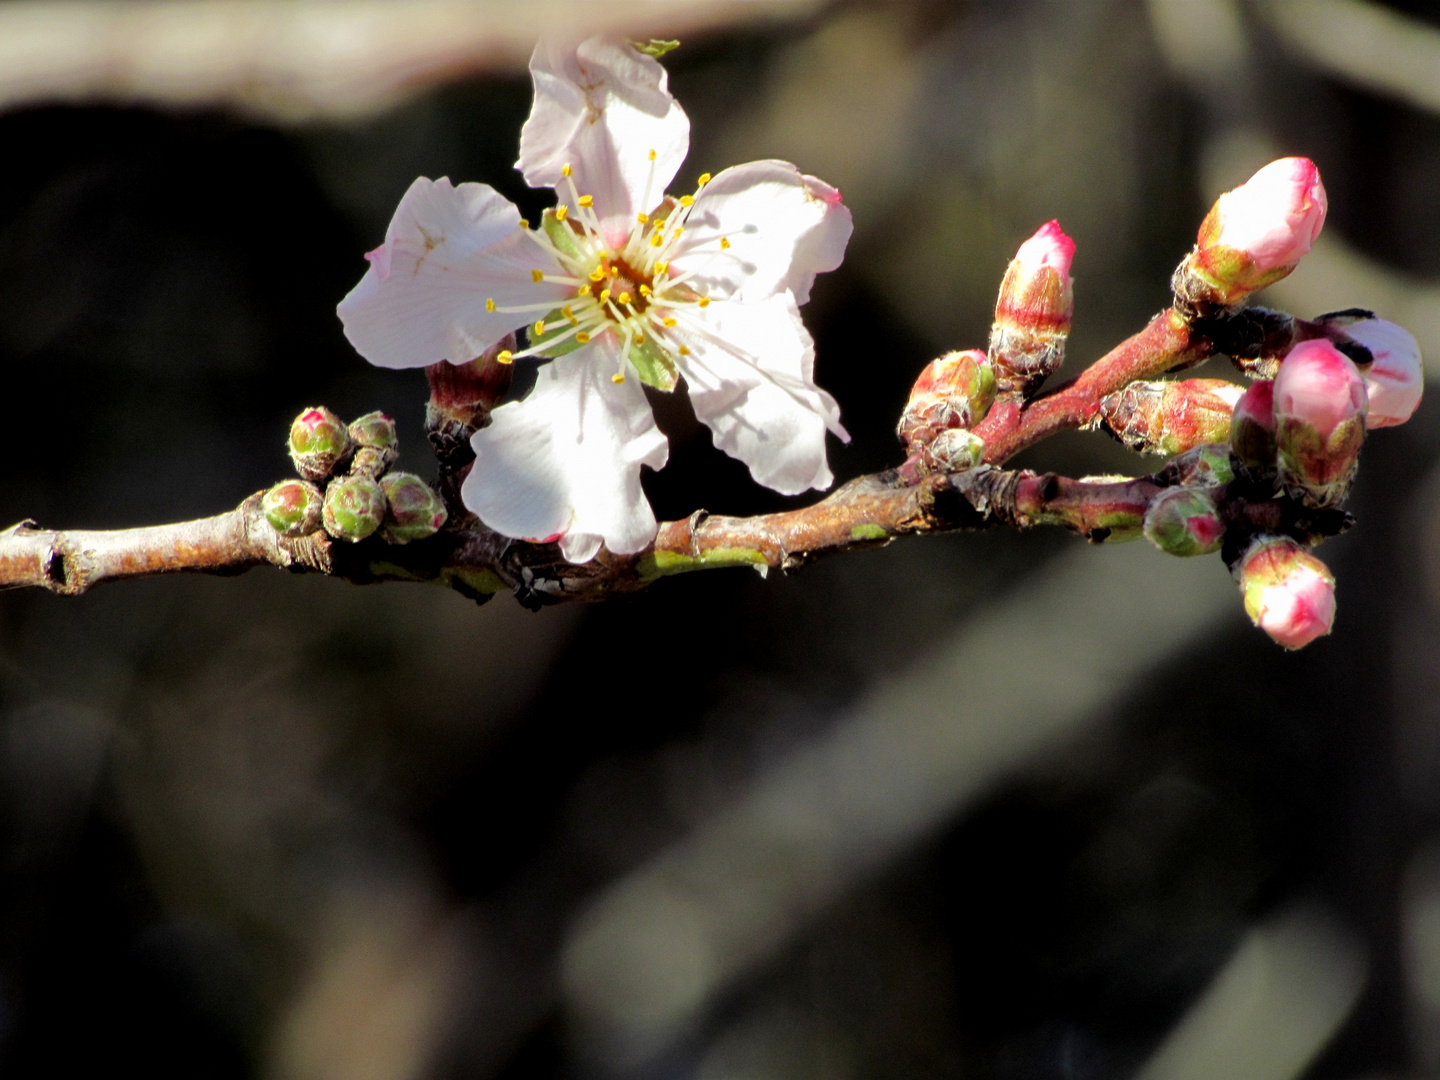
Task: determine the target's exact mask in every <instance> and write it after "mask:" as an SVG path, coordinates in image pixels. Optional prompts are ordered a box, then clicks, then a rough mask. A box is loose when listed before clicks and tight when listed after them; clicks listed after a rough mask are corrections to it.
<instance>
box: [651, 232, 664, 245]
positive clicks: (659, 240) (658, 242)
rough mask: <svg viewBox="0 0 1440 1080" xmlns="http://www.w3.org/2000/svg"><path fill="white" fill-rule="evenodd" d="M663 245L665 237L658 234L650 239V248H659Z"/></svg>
mask: <svg viewBox="0 0 1440 1080" xmlns="http://www.w3.org/2000/svg"><path fill="white" fill-rule="evenodd" d="M663 243H665V237H663V236H661V235H660V234H659V233H658V232H657V233H656V234H655V235H654V236H652V237H650V246H651V247H659V246H660V245H661V244H663Z"/></svg>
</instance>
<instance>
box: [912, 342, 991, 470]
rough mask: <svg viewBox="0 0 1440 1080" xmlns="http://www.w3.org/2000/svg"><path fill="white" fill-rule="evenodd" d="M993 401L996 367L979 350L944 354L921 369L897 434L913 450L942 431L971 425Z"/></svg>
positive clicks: (976, 421)
mask: <svg viewBox="0 0 1440 1080" xmlns="http://www.w3.org/2000/svg"><path fill="white" fill-rule="evenodd" d="M994 400H995V368H994V366H993V365H992V364H991V363H990V359H989V357H987V356H986V355H985V353H983V352H981V351H980V350H979V349H967V350H966V351H964V352H951V353H946V354H945V355H944V356H942V357H940V358H939V359H938V360H932V361H930V363H928V364H927V365H925V370H924V371H922V372H920V377H919V378H918V379H916V380H915V385H914V386H913V387H912V388H911V390H910V400H909V401H908V402H906V404H905V411H904V412H903V413H901V414H900V426H899V427H898V428H897V429H896V434H897V435H899V436H900V441H901V442H903V443H904V444H905V448H906V449H907V450H908V451H910V452H911V453H914V452H915V451H916V450H917V449H919V448H920V447H923V446H925V445H926V444H928V443H929V442H931V441H932V440H933V439H934V438H935V437H936V436H937V435H939V434H940V433H941V432H942V431H949V430H950V429H952V428H970V427H974V426H975V425H976V424H978V423H979V422H980V421H981V420H982V419H984V417H985V413H986V411H987V410H988V409H989V408H990V403H991V402H992V401H994Z"/></svg>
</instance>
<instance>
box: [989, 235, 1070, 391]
mask: <svg viewBox="0 0 1440 1080" xmlns="http://www.w3.org/2000/svg"><path fill="white" fill-rule="evenodd" d="M1074 258H1075V241H1074V240H1071V239H1070V237H1068V236H1066V235H1065V233H1064V231H1063V230H1062V229H1061V228H1060V223H1059V222H1058V221H1052V222H1050V223H1049V224H1047V225H1042V226H1041V227H1040V229H1039V231H1038V232H1036V233H1035V235H1034V236H1032V237H1031V238H1030V239H1029V240H1026V241H1025V243H1023V244H1021V245H1020V250H1019V251H1017V252H1016V253H1015V258H1014V259H1012V260H1011V262H1010V266H1009V267H1008V268H1007V269H1006V271H1005V278H1004V280H1003V281H1002V282H1001V283H1000V297H999V299H998V300H997V301H996V304H995V322H994V325H992V326H991V328H990V358H991V360H993V361H994V362H995V369H996V375H997V377H998V379H999V382H1000V386H1001V388H1002V389H1006V390H1026V389H1029V388H1032V387H1034V386H1036V385H1038V384H1039V383H1040V382H1041V381H1042V380H1043V379H1044V378H1045V377H1046V376H1047V375H1049V374H1051V373H1052V372H1053V371H1055V370H1056V369H1057V368H1058V367H1059V366H1060V365H1061V364H1062V363H1063V362H1064V360H1065V338H1066V337H1067V336H1068V335H1069V333H1070V320H1071V317H1072V316H1073V315H1074V312H1075V294H1074V288H1073V283H1072V282H1071V279H1070V264H1071V262H1073V261H1074Z"/></svg>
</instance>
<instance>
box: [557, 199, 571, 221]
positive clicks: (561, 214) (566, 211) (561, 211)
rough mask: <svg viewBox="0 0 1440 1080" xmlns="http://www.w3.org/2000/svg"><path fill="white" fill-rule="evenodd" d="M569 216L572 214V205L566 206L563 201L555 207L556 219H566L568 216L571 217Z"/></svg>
mask: <svg viewBox="0 0 1440 1080" xmlns="http://www.w3.org/2000/svg"><path fill="white" fill-rule="evenodd" d="M569 216H570V207H568V206H566V205H565V204H564V203H561V204H560V205H559V206H557V207H556V208H555V220H556V221H564V220H565V219H566V218H567V217H569Z"/></svg>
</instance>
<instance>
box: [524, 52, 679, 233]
mask: <svg viewBox="0 0 1440 1080" xmlns="http://www.w3.org/2000/svg"><path fill="white" fill-rule="evenodd" d="M530 75H531V78H532V79H533V80H534V82H535V105H534V107H533V108H532V109H531V110H530V118H529V119H528V120H526V121H525V127H524V130H522V131H521V133H520V160H519V161H518V162H516V167H517V168H518V169H519V170H520V171H521V172H522V173H524V175H525V181H526V183H528V184H529V185H530V186H531V187H553V188H558V189H559V190H560V193H561V201H562V202H565V201H567V200H566V196H567V195H568V191H569V188H568V185H563V186H562V181H563V177H564V173H563V170H564V168H565V166H566V165H569V166H571V168H572V169H573V176H572V179H573V180H574V182H575V186H576V188H577V190H578V192H579V194H581V195H591V196H594V199H595V213H596V214H597V216H598V217H599V218H600V219H601V223H602V227H603V228H604V230H605V232H606V234H607V239H608V240H609V241H610V242H611V243H614V244H616V246H619V243H620V242H622V241H623V238H624V236H626V235H627V234H628V233H629V231H630V225H631V222H632V221H633V220H634V215H635V214H636V213H639V212H641V211H649V210H650V209H652V208H653V207H654V206H655V205H656V204H657V203H658V202H659V201H660V198H661V196H663V195H664V193H665V186H666V185H667V184H669V183H670V181H671V180H672V179H674V177H675V173H676V172H677V171H678V170H679V168H680V163H681V162H682V161H684V160H685V152H686V151H687V150H688V149H689V147H690V120H689V118H688V117H686V115H685V111H684V110H683V109H681V108H680V106H679V104H678V103H677V102H676V101H675V99H674V97H672V96H671V94H670V90H669V86H668V81H669V76H668V74H667V73H666V71H665V67H664V65H662V64H661V63H660V62H659V61H658V60H656V59H655V58H654V57H650V56H646V55H644V54H643V53H640V52H637V51H636V50H635V49H634V48H633V47H632V46H630V45H628V44H626V43H625V42H623V41H619V40H615V39H610V38H601V37H594V38H590V39H588V40H587V41H583V42H581V43H580V44H579V45H578V46H577V45H575V43H574V42H573V41H571V42H565V41H562V40H559V39H546V40H543V41H541V42H540V44H539V45H537V46H536V47H535V53H534V55H533V56H532V57H531V58H530ZM652 150H653V151H654V152H655V158H654V160H653V161H652V160H651V159H650V151H652ZM612 233H613V234H614V235H613V236H612V235H610V234H612Z"/></svg>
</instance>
